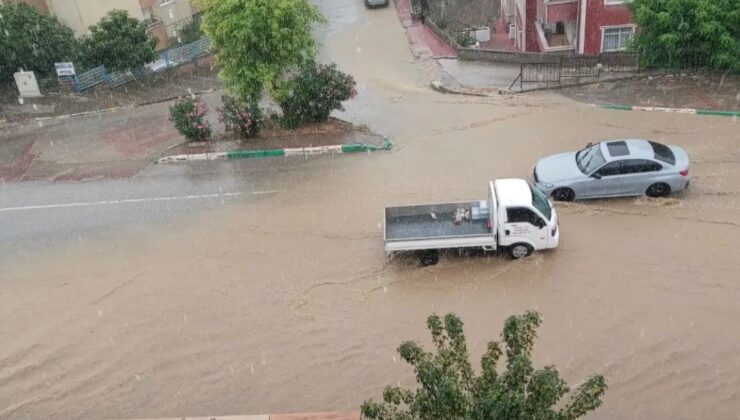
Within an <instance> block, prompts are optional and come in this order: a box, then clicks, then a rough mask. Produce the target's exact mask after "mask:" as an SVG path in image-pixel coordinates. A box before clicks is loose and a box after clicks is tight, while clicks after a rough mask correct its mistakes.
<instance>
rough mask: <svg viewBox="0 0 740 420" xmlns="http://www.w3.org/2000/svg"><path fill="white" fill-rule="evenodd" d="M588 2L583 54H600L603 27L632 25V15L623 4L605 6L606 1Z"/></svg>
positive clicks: (592, 0) (590, 0)
mask: <svg viewBox="0 0 740 420" xmlns="http://www.w3.org/2000/svg"><path fill="white" fill-rule="evenodd" d="M582 1H586V2H587V4H586V34H585V38H584V47H583V52H584V53H585V54H599V53H600V52H601V27H602V26H613V25H626V24H630V23H632V14H631V13H630V11H629V10H628V9H627V7H626V6H625V5H623V4H618V5H605V4H604V0H582Z"/></svg>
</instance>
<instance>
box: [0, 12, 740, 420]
mask: <svg viewBox="0 0 740 420" xmlns="http://www.w3.org/2000/svg"><path fill="white" fill-rule="evenodd" d="M358 3H359V2H358ZM359 13H360V14H361V19H360V20H359V21H358V22H356V23H353V24H348V25H346V26H345V27H343V29H342V30H341V31H339V32H336V33H334V34H333V35H332V36H331V37H330V38H329V39H328V40H327V42H326V44H325V47H326V50H327V51H328V55H329V57H331V58H332V59H334V60H336V61H337V62H339V64H340V65H341V66H342V67H343V68H344V69H346V70H348V71H349V72H351V73H353V74H355V75H356V77H357V79H358V81H359V84H360V86H359V87H360V89H359V90H360V95H359V97H358V99H357V100H356V101H354V102H353V103H351V104H350V105H349V106H348V110H347V113H346V115H345V116H346V117H347V118H350V119H353V120H357V121H363V122H365V123H367V124H369V125H370V126H371V127H373V128H375V129H377V130H380V131H382V132H383V133H385V134H388V135H390V136H391V137H392V138H393V139H394V141H395V144H396V148H395V149H394V150H393V151H392V152H390V153H382V154H375V155H372V156H371V155H357V156H338V157H322V158H311V159H297V158H291V159H285V160H275V161H274V165H275V168H280V170H274V171H271V172H270V173H269V174H265V176H270V177H271V178H270V180H269V184H270V186H271V187H272V189H275V190H284V191H282V192H279V193H276V194H273V195H265V196H261V197H260V198H259V199H257V200H250V201H247V200H245V201H243V202H237V203H235V204H229V205H225V206H223V207H222V208H220V209H217V210H213V211H207V212H202V213H199V214H196V215H190V216H184V217H182V218H180V219H177V220H175V221H173V222H172V223H170V224H168V225H166V226H165V225H162V226H145V227H130V228H126V229H121V231H119V232H117V233H115V234H109V235H106V236H105V237H104V238H101V239H100V240H96V241H90V242H86V243H81V244H79V245H75V246H69V247H66V248H63V249H54V250H50V251H44V252H36V251H33V250H29V251H28V252H27V253H25V254H24V255H23V256H22V257H19V258H17V259H16V260H15V261H14V262H11V263H8V264H5V265H4V266H3V267H2V269H1V271H0V287H1V288H0V320H1V321H0V418H110V417H147V416H148V417H153V416H184V415H206V414H208V415H218V414H230V413H231V414H233V413H264V412H286V411H294V410H300V411H306V410H322V411H324V410H345V409H357V408H358V407H359V404H360V403H361V402H362V401H363V400H364V399H367V398H369V397H374V398H378V397H379V395H380V392H381V390H382V388H383V387H384V386H385V385H387V384H396V383H401V384H406V385H412V384H413V383H414V382H413V372H412V370H411V369H410V368H409V367H408V366H407V365H405V364H404V363H402V362H400V361H399V358H398V356H397V354H396V352H395V349H396V347H397V346H398V344H399V343H400V342H401V341H402V340H405V339H417V340H420V341H421V342H423V343H425V344H427V345H428V344H429V343H428V337H427V334H426V331H425V329H424V320H425V318H426V316H427V315H429V314H430V313H431V312H438V313H446V312H448V311H454V312H456V313H458V314H459V315H460V316H461V317H462V319H463V320H464V322H465V326H466V330H467V333H468V338H469V346H470V349H471V352H472V353H473V356H474V357H475V358H477V357H479V356H480V354H481V353H482V352H483V351H484V349H485V343H486V341H487V340H490V339H496V338H498V335H499V333H500V331H501V326H502V322H503V320H504V319H505V318H506V317H507V316H508V315H511V314H514V313H521V312H523V311H525V310H527V309H537V310H538V311H540V312H541V313H542V314H543V316H544V324H543V326H542V327H541V328H540V330H539V339H538V341H537V347H536V349H535V359H536V362H537V363H538V364H539V365H544V364H555V365H556V366H557V367H558V368H559V369H560V371H561V373H562V375H563V376H564V377H565V379H566V380H568V381H569V382H570V383H571V384H572V385H575V384H577V383H578V381H580V380H582V379H583V378H585V377H586V376H587V375H589V374H591V373H597V372H598V373H601V374H604V375H605V376H606V378H607V379H608V382H609V390H608V392H607V394H606V397H605V399H604V406H603V407H602V408H601V409H599V410H598V411H596V412H594V413H592V414H590V415H589V416H588V418H591V419H697V418H711V419H725V418H735V417H736V416H737V413H738V411H740V375H738V372H740V352H738V348H740V334H739V333H738V330H737V320H738V319H740V305H739V304H738V302H740V283H738V279H739V278H740V275H739V274H740V273H739V271H740V270H739V269H740V265H739V264H740V239H738V238H739V237H740V211H739V209H740V202H739V201H740V125H738V123H737V122H736V121H734V120H733V119H730V118H714V117H701V116H687V115H669V114H657V113H637V112H632V113H629V112H615V111H607V110H599V109H595V108H590V107H587V106H584V105H581V104H577V103H574V102H572V101H570V100H568V99H565V98H562V97H560V96H558V95H557V94H554V93H539V94H532V95H523V96H517V97H507V96H501V97H496V98H469V97H457V96H446V95H441V94H437V93H434V92H432V91H430V90H429V89H428V88H427V86H428V82H429V80H430V79H431V78H433V77H434V72H435V65H434V63H433V62H415V61H414V60H413V58H412V57H411V56H410V54H409V52H408V47H407V44H406V38H405V37H404V34H403V32H402V31H401V29H400V27H399V25H398V22H397V20H396V17H395V15H394V13H393V10H392V9H387V10H377V11H373V12H372V13H367V12H365V11H364V10H361V9H360V10H359ZM630 136H635V137H649V138H652V139H655V140H657V141H661V142H666V143H673V144H678V145H681V146H683V147H684V148H686V149H687V150H688V152H689V154H690V155H691V158H692V161H693V164H692V167H691V170H692V172H693V176H694V180H693V182H692V185H691V187H690V189H689V190H688V191H687V192H685V193H683V194H679V195H676V196H674V197H671V198H667V199H660V200H649V199H645V198H634V199H620V200H600V201H594V202H587V203H577V204H566V205H560V204H559V205H558V206H557V207H558V211H559V214H560V221H561V229H562V236H561V246H560V248H558V249H557V250H554V251H552V252H543V253H537V254H535V255H533V256H532V257H530V258H528V259H526V260H522V261H507V260H505V259H502V258H498V257H489V258H484V257H477V258H462V257H458V256H456V255H444V256H443V258H442V260H441V262H440V264H439V265H437V266H434V267H430V268H420V267H419V266H418V264H417V262H416V261H415V260H413V259H410V258H397V259H394V260H392V261H388V260H387V259H386V258H385V255H384V253H383V251H382V234H381V230H380V223H381V210H382V208H383V206H386V205H391V204H405V203H418V202H426V201H439V200H454V199H468V198H476V197H483V196H484V195H485V188H486V182H487V180H489V179H493V178H496V177H505V176H520V177H526V176H528V174H529V172H530V168H531V166H532V164H533V163H534V161H535V160H536V159H537V158H538V157H540V156H541V155H545V154H549V153H554V152H557V151H565V150H570V149H574V148H578V147H580V146H582V145H583V144H585V143H587V142H588V141H591V140H597V139H605V138H615V137H630ZM242 164H244V165H248V164H249V162H242ZM223 165H226V164H223ZM49 217H53V213H50V216H49Z"/></svg>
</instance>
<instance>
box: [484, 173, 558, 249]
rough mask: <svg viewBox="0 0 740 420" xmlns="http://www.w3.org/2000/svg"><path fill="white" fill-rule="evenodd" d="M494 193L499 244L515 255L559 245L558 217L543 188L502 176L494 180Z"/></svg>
mask: <svg viewBox="0 0 740 420" xmlns="http://www.w3.org/2000/svg"><path fill="white" fill-rule="evenodd" d="M490 194H491V195H492V196H493V197H492V198H493V199H492V200H491V202H492V203H494V206H495V207H496V208H495V209H494V212H496V217H491V220H492V222H496V223H497V226H496V228H495V230H496V235H497V243H498V245H499V246H501V247H506V248H508V249H509V253H510V254H511V256H512V257H514V258H521V257H526V256H527V255H529V254H530V253H532V251H539V250H543V249H550V248H555V247H557V246H558V243H559V242H560V231H559V229H558V217H557V214H556V212H555V209H554V208H553V206H552V203H550V201H549V200H548V199H547V196H545V195H544V194H543V193H542V192H541V191H540V190H539V189H537V188H535V187H533V186H532V185H531V184H529V183H528V182H527V181H525V180H523V179H498V180H496V181H492V182H491V183H490Z"/></svg>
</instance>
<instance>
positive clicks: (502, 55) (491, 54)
mask: <svg viewBox="0 0 740 420" xmlns="http://www.w3.org/2000/svg"><path fill="white" fill-rule="evenodd" d="M563 55H569V54H568V53H550V54H539V53H524V52H507V51H492V50H481V49H477V48H458V49H457V56H458V58H459V59H461V60H480V61H492V62H495V63H512V64H521V63H554V64H557V63H560V57H561V56H563Z"/></svg>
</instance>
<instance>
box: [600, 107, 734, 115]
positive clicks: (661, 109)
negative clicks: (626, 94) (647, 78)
mask: <svg viewBox="0 0 740 420" xmlns="http://www.w3.org/2000/svg"><path fill="white" fill-rule="evenodd" d="M593 106H596V107H598V108H602V109H614V110H618V111H650V112H669V113H674V114H689V115H714V116H719V117H740V111H723V110H713V109H695V108H666V107H660V106H633V105H618V104H601V105H593Z"/></svg>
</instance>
